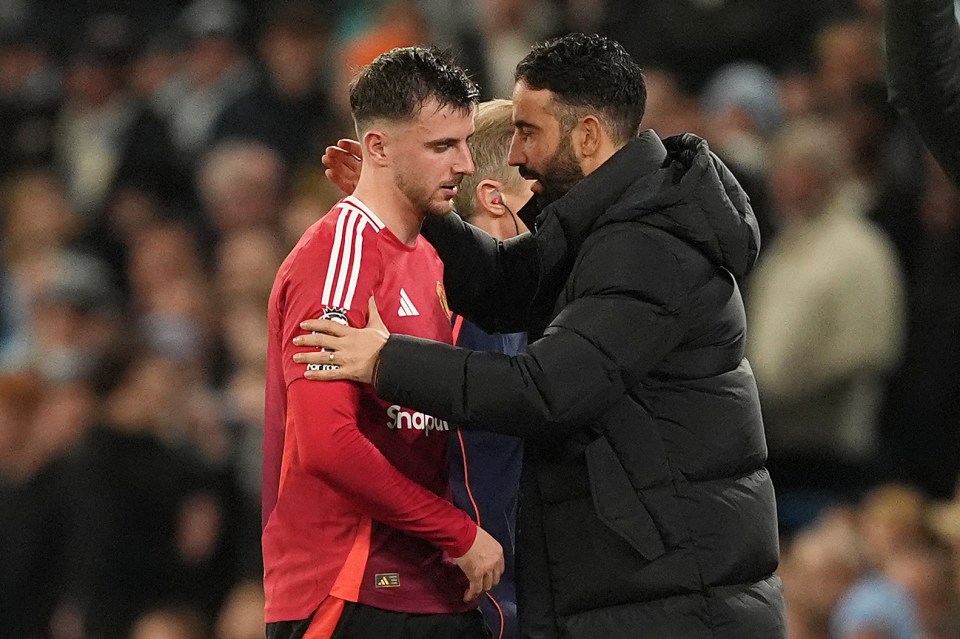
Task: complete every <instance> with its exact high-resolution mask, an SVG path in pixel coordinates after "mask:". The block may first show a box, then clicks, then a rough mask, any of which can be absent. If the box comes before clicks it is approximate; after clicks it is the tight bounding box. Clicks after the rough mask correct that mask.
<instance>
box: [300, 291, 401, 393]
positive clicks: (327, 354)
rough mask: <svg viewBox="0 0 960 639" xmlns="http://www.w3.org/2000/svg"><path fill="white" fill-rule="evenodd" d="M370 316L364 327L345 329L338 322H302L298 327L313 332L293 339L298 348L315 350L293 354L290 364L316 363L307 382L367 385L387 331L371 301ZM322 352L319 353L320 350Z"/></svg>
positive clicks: (305, 374) (371, 379) (387, 335)
mask: <svg viewBox="0 0 960 639" xmlns="http://www.w3.org/2000/svg"><path fill="white" fill-rule="evenodd" d="M367 308H368V310H369V316H368V318H367V325H366V327H365V328H353V327H351V326H344V325H343V324H340V323H339V322H334V321H332V320H324V319H312V320H306V321H304V322H301V324H300V328H302V329H304V330H306V331H312V332H311V333H307V334H306V335H298V336H297V337H295V338H293V343H294V344H296V345H297V346H313V347H315V348H317V349H318V350H316V351H306V352H299V353H296V354H294V356H293V361H295V362H298V363H300V364H307V365H309V364H317V365H319V366H317V367H316V369H317V370H311V369H309V368H308V370H307V372H306V373H304V375H303V376H304V377H305V378H307V379H316V380H322V381H331V380H335V379H347V380H351V381H355V382H363V383H365V384H370V383H372V381H373V373H374V370H375V369H376V365H377V361H378V360H379V359H380V350H381V349H382V348H383V345H384V344H386V343H387V339H388V338H389V337H390V331H388V330H387V327H386V326H384V324H383V320H382V319H380V312H379V311H378V310H377V304H376V302H374V301H373V297H371V298H370V302H369V304H368V307H367ZM321 348H322V349H323V350H322V351H321V350H319V349H321Z"/></svg>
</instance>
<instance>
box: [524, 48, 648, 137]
mask: <svg viewBox="0 0 960 639" xmlns="http://www.w3.org/2000/svg"><path fill="white" fill-rule="evenodd" d="M514 79H515V80H516V81H518V82H523V83H524V84H526V85H527V86H528V87H530V88H531V89H534V90H540V89H547V90H549V91H550V92H552V93H553V95H554V98H555V100H554V102H555V104H556V106H557V107H558V114H557V115H558V116H559V117H560V122H561V125H562V126H563V127H564V129H565V130H569V129H570V128H572V126H573V123H575V122H576V120H577V119H578V118H580V117H583V116H584V115H587V114H593V115H595V116H596V117H597V118H598V119H599V120H600V122H601V123H602V124H603V126H604V128H605V129H606V130H607V133H608V134H609V135H610V137H611V138H612V139H613V140H614V141H616V142H618V143H620V144H625V143H626V142H628V141H629V140H631V139H632V138H634V137H635V136H636V135H637V133H639V131H640V121H641V120H642V119H643V112H644V109H645V108H646V103H647V87H646V83H645V82H644V79H643V73H642V72H641V69H640V66H639V65H638V64H637V63H636V61H634V59H633V58H632V57H631V56H630V54H629V53H627V51H626V50H625V49H624V48H623V47H622V46H621V45H620V44H619V43H617V42H616V41H614V40H611V39H609V38H605V37H603V36H601V35H596V34H593V35H586V34H583V33H571V34H569V35H565V36H562V37H559V38H555V39H553V40H549V41H547V42H544V43H542V44H538V45H536V46H535V47H534V48H533V50H532V51H530V53H528V54H527V56H526V57H525V58H524V59H523V60H521V61H520V63H519V64H518V65H517V69H516V72H515V74H514Z"/></svg>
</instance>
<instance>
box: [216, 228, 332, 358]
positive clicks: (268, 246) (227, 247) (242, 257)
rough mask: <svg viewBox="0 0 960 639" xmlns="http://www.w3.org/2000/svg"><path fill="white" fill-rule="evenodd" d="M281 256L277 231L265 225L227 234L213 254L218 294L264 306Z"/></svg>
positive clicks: (226, 298)
mask: <svg viewBox="0 0 960 639" xmlns="http://www.w3.org/2000/svg"><path fill="white" fill-rule="evenodd" d="M317 219H319V218H314V220H313V221H314V222H315V221H317ZM284 256H285V253H284V252H283V247H282V246H281V245H280V242H279V239H278V237H277V234H276V233H273V232H271V231H269V230H268V227H260V228H251V229H245V230H241V231H235V232H233V233H230V234H228V235H226V236H225V237H224V238H223V239H222V240H221V241H220V243H219V245H218V246H217V258H216V284H217V288H218V290H219V293H220V295H221V297H223V298H224V300H229V301H231V302H242V301H247V302H252V303H254V304H256V305H259V306H260V307H261V310H263V309H266V303H267V300H268V299H269V297H270V289H271V288H272V287H273V278H274V275H275V274H276V272H277V268H279V266H280V263H281V262H282V261H283V258H284ZM256 341H263V340H256Z"/></svg>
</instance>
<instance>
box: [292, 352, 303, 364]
mask: <svg viewBox="0 0 960 639" xmlns="http://www.w3.org/2000/svg"><path fill="white" fill-rule="evenodd" d="M302 359H303V357H301V356H300V353H294V354H293V361H295V362H297V363H298V364H299V363H300V360H302Z"/></svg>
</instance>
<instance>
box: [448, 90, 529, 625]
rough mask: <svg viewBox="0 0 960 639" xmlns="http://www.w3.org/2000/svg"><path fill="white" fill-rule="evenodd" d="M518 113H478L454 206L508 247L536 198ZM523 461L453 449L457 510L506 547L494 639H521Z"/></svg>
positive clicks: (498, 103) (492, 441) (470, 437)
mask: <svg viewBox="0 0 960 639" xmlns="http://www.w3.org/2000/svg"><path fill="white" fill-rule="evenodd" d="M512 112H513V105H512V103H511V102H510V100H491V101H489V102H484V103H482V104H481V105H480V106H479V109H478V110H477V124H476V132H475V133H474V135H473V137H472V138H471V139H470V141H469V146H470V151H471V152H472V153H473V161H474V164H475V166H476V171H475V172H474V174H473V175H468V176H467V177H465V178H464V179H463V183H462V184H461V185H460V192H459V194H458V195H457V197H456V200H455V201H454V202H455V205H456V209H457V213H459V214H460V217H462V218H463V219H464V220H466V221H467V222H469V223H470V224H472V225H473V226H476V227H477V228H480V229H483V230H484V231H486V232H487V233H489V234H490V235H492V236H493V237H496V238H499V239H501V240H506V239H509V238H511V237H514V236H516V235H519V234H521V233H525V232H526V231H527V227H526V225H525V224H524V223H523V222H522V221H520V218H518V217H517V215H516V211H518V210H520V209H521V208H522V207H523V206H524V205H525V204H526V203H527V201H528V200H529V199H530V197H531V196H532V195H533V192H532V191H531V190H530V186H529V182H528V181H527V180H524V179H523V178H522V177H520V172H519V171H518V170H517V168H516V167H512V166H509V165H507V154H508V152H509V151H510V139H511V138H512V137H513V116H512ZM451 321H452V322H453V331H454V341H455V343H456V344H457V346H462V347H464V348H469V349H471V350H476V351H488V352H495V353H504V354H506V355H517V354H519V353H521V352H523V350H524V349H526V347H527V334H526V333H487V332H484V331H483V330H482V329H481V328H480V327H478V326H476V325H475V324H473V323H471V322H470V321H468V320H465V319H464V318H463V317H462V316H461V315H456V314H454V315H452V317H451ZM522 461H523V442H522V440H520V439H519V438H517V437H511V436H509V435H500V434H496V433H487V432H482V431H466V430H463V431H457V434H456V437H455V438H454V439H453V440H452V443H451V448H450V485H451V487H452V489H453V500H454V503H455V504H456V505H457V506H459V507H460V508H461V509H463V510H464V511H465V512H467V513H468V514H469V515H470V516H471V517H473V518H474V520H476V522H477V524H478V525H481V526H483V529H484V530H486V531H487V532H489V533H490V534H491V535H493V537H494V538H495V539H496V540H497V541H498V542H500V545H501V546H503V555H504V560H505V563H506V569H505V571H504V573H503V575H502V576H501V577H500V583H499V584H498V585H497V586H495V587H494V588H493V590H491V591H490V592H489V593H487V595H486V596H485V597H483V598H482V599H481V602H480V610H481V611H482V612H483V616H484V619H485V620H486V622H487V625H488V626H489V627H490V630H491V631H492V632H493V636H494V639H516V638H517V637H518V636H519V634H518V631H517V594H516V585H515V583H514V554H513V546H514V544H513V539H514V530H515V525H514V520H515V514H516V508H517V488H518V485H519V482H520V466H521V462H522ZM481 522H482V523H481Z"/></svg>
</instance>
